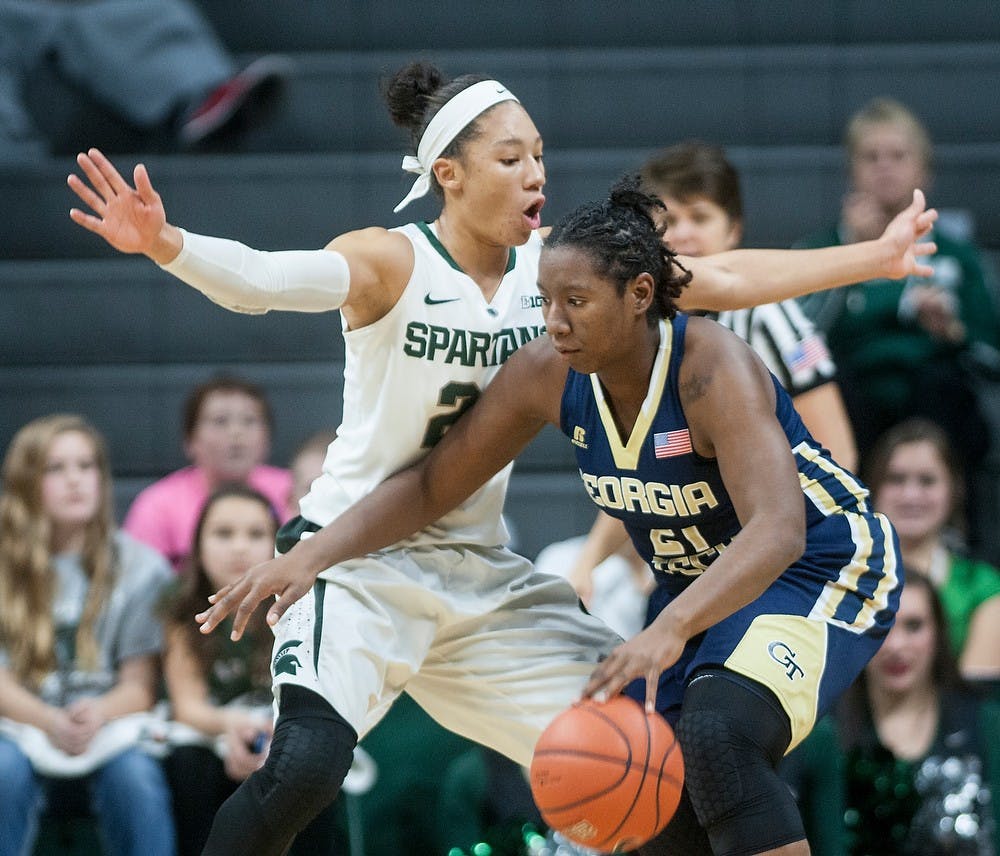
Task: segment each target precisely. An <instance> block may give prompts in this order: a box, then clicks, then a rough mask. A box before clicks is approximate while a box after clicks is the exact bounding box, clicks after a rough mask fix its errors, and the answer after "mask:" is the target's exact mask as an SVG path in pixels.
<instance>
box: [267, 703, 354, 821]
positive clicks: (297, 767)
mask: <svg viewBox="0 0 1000 856" xmlns="http://www.w3.org/2000/svg"><path fill="white" fill-rule="evenodd" d="M357 742H358V735H357V734H356V733H355V731H354V729H353V728H352V727H351V726H350V725H349V724H348V723H347V721H346V720H345V719H343V718H342V717H341V716H340V714H338V713H337V712H336V711H335V710H334V709H333V708H332V707H331V706H330V705H329V704H328V703H327V702H326V701H325V700H324V699H322V698H321V697H320V696H318V695H317V694H316V693H314V692H312V691H311V690H306V689H303V688H302V687H294V686H286V687H283V688H282V690H281V705H280V708H279V715H278V720H277V722H276V723H275V725H274V734H273V736H272V738H271V749H270V751H269V752H268V755H267V760H266V761H265V762H264V766H263V767H261V768H260V770H258V771H257V773H255V774H254V776H253V778H252V781H253V783H254V789H255V791H256V794H257V796H258V798H259V799H260V802H261V805H262V807H263V808H264V810H265V812H266V813H267V814H268V815H271V816H278V817H281V816H288V815H297V814H300V813H302V812H303V811H304V810H306V809H307V808H308V807H311V806H315V811H314V812H313V814H315V813H316V812H318V811H320V810H322V809H323V807H324V806H326V805H327V804H329V803H330V802H332V801H333V799H334V798H335V797H336V796H337V794H338V793H339V792H340V786H341V784H342V783H343V781H344V778H345V777H346V776H347V771H348V770H349V769H350V767H351V760H352V757H353V753H354V747H355V745H357ZM272 804H273V805H272ZM307 822H308V821H307Z"/></svg>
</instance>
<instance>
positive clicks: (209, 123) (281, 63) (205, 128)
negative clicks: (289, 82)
mask: <svg viewBox="0 0 1000 856" xmlns="http://www.w3.org/2000/svg"><path fill="white" fill-rule="evenodd" d="M289 68H290V63H289V61H288V60H287V59H285V58H284V57H280V56H262V57H260V58H259V59H255V60H254V61H253V62H251V63H250V64H249V65H248V66H246V68H244V69H243V70H242V71H240V72H239V73H238V74H235V75H234V76H233V77H231V78H229V80H226V81H225V82H223V83H220V84H219V85H218V86H217V87H215V89H213V90H212V91H211V92H209V93H208V95H206V96H205V98H204V100H202V101H201V102H200V103H199V104H197V105H195V106H194V107H193V108H192V109H191V110H190V111H189V112H188V113H187V114H185V116H184V118H183V119H182V120H181V123H180V126H179V128H178V131H177V136H178V139H179V140H180V142H181V143H182V144H183V145H185V146H193V145H196V144H197V143H200V142H202V141H203V140H205V139H206V138H208V137H210V136H212V135H213V134H216V133H218V132H219V131H221V130H222V129H223V128H225V127H226V126H227V125H229V124H230V122H231V121H232V120H233V119H234V118H235V117H236V116H237V114H238V113H239V112H240V111H241V110H242V109H243V108H244V107H246V106H247V105H248V104H249V103H250V102H251V100H253V99H254V98H255V97H256V96H257V95H261V94H263V90H264V89H267V88H271V87H272V86H273V85H274V84H277V83H278V82H279V81H280V80H281V79H282V78H283V77H284V76H285V75H286V74H287V72H288V70H289Z"/></svg>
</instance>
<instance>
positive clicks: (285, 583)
mask: <svg viewBox="0 0 1000 856" xmlns="http://www.w3.org/2000/svg"><path fill="white" fill-rule="evenodd" d="M292 552H293V551H290V552H288V553H286V554H285V555H283V556H278V557H277V558H274V559H270V560H268V561H266V562H261V563H260V564H259V565H254V566H253V567H252V568H250V570H249V571H247V572H246V573H245V574H244V575H243V576H242V577H240V578H239V579H238V580H237V581H236V582H234V583H230V584H229V585H227V586H223V587H222V588H221V589H219V590H218V591H217V592H216V593H215V594H213V595H212V596H211V597H209V599H208V600H209V602H210V603H211V604H212V605H211V606H210V607H209V608H208V609H206V610H205V611H204V612H199V613H198V614H197V615H196V616H195V621H197V622H198V624H200V625H201V632H202V633H211V632H212V631H213V630H214V629H215V628H216V627H218V626H219V623H220V622H221V621H222V619H224V618H225V617H226V616H227V615H229V614H230V613H231V612H232V611H233V609H236V616H235V617H234V619H233V632H232V634H231V635H232V638H233V639H234V640H236V639H239V638H240V637H241V636H242V635H243V631H244V630H245V629H246V626H247V621H249V620H250V616H251V615H253V611H254V610H255V609H256V608H257V607H258V606H259V605H260V603H261V601H262V600H264V599H265V598H267V597H277V600H276V601H275V603H274V604H273V605H272V606H271V608H270V609H269V610H268V611H267V623H268V624H269V625H271V626H272V627H273V626H274V625H275V624H277V623H278V619H280V618H281V616H282V615H284V614H285V611H286V610H287V609H288V607H290V606H291V605H292V604H293V603H295V601H297V600H298V599H299V598H300V597H302V596H303V595H304V594H305V593H306V592H308V591H309V589H311V588H312V586H313V583H314V582H316V574H315V573H313V572H312V571H309V570H306V569H305V568H303V567H302V565H301V563H300V562H297V561H296V560H295V558H294V557H293V555H292Z"/></svg>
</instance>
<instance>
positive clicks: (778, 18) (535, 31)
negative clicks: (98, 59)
mask: <svg viewBox="0 0 1000 856" xmlns="http://www.w3.org/2000/svg"><path fill="white" fill-rule="evenodd" d="M199 5H200V6H201V7H202V9H203V10H204V11H205V13H206V15H207V17H208V18H209V19H210V20H211V21H212V23H213V24H214V25H215V27H216V30H217V32H218V33H219V34H220V36H221V37H222V38H223V39H224V40H225V41H226V43H227V44H229V45H231V46H232V47H233V48H235V49H237V50H249V51H267V50H289V51H294V50H328V49H337V50H386V49H395V50H408V51H412V52H413V53H414V54H415V53H417V52H418V50H419V51H420V52H428V51H439V50H441V49H449V48H451V49H454V48H490V47H509V48H520V47H523V46H524V45H525V44H530V45H533V46H537V47H544V48H556V47H571V46H574V45H593V46H603V47H625V48H628V47H641V46H658V45H670V46H687V45H704V44H724V45H731V46H740V45H753V44H781V43H793V42H802V41H811V42H817V43H823V44H841V43H845V42H885V41H893V42H912V41H935V40H938V41H942V40H948V41H966V40H967V41H980V40H988V39H1000V16H998V15H997V14H996V6H995V4H994V3H993V2H992V0H953V2H952V3H950V4H949V5H948V7H947V10H944V9H942V7H941V5H940V4H939V3H931V2H929V0H917V2H905V0H890V2H879V3H872V2H871V0H825V2H820V3H809V4H804V3H802V2H800V1H799V0H711V2H697V3H692V2H690V0H630V2H626V3H609V2H607V0H573V2H569V0H536V2H533V3H524V2H521V0H492V2H489V3H483V2H477V3H475V4H472V5H470V4H469V3H468V0H435V2H433V3H401V2H399V0H347V2H337V3H331V2H330V0H296V2H295V4H294V7H291V6H290V5H289V4H286V3H265V2H255V3H247V2H246V0H199ZM291 8H294V12H292V11H290V9H291Z"/></svg>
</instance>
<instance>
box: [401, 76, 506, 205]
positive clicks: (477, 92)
mask: <svg viewBox="0 0 1000 856" xmlns="http://www.w3.org/2000/svg"><path fill="white" fill-rule="evenodd" d="M501 101H517V98H516V97H515V96H514V95H513V93H511V91H510V90H509V89H507V87H506V86H504V85H503V84H502V83H498V82H497V81H495V80H482V81H480V82H479V83H474V84H472V86H469V87H467V88H466V89H463V90H462V91H461V92H459V93H458V94H457V95H455V96H454V97H453V98H451V99H450V100H449V101H446V102H445V104H444V106H443V107H442V108H441V109H440V110H438V111H437V113H435V114H434V118H433V119H431V121H430V123H429V124H428V125H427V130H425V131H424V133H423V136H422V137H421V138H420V144H419V145H418V146H417V156H416V157H413V156H412V155H407V156H406V157H404V158H403V169H405V170H406V171H407V172H415V173H416V174H417V180H416V181H414V182H413V187H411V188H410V192H409V193H407V194H406V198H405V199H403V201H402V202H400V203H399V205H397V206H396V207H395V208H393V209H392V210H393V213H395V212H398V211H402V210H403V209H404V208H405V207H406V206H407V205H409V204H410V203H411V202H412V201H413V200H414V199H419V198H420V197H421V196H424V195H425V194H426V193H427V191H428V190H430V189H431V165H432V164H433V163H434V161H436V160H437V159H438V158H439V157H440V156H441V152H443V151H444V150H445V149H446V148H448V146H449V145H450V144H451V141H452V140H454V139H455V137H457V136H458V135H459V134H460V133H461V132H462V129H463V128H465V126H466V125H468V124H469V122H471V121H472V120H473V119H475V118H476V116H478V115H479V114H480V113H482V112H484V111H485V110H488V109H489V108H490V107H492V106H493V105H494V104H499V103H500V102H501Z"/></svg>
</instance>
